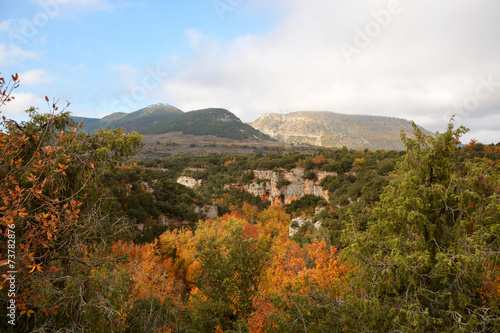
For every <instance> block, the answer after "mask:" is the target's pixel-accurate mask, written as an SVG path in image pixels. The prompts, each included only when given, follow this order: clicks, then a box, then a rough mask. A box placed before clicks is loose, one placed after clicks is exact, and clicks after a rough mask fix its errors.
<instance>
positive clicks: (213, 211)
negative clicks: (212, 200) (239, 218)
mask: <svg viewBox="0 0 500 333" xmlns="http://www.w3.org/2000/svg"><path fill="white" fill-rule="evenodd" d="M194 211H195V212H196V213H200V212H202V213H203V214H205V217H206V218H207V219H209V220H214V219H216V218H217V217H219V211H218V209H217V205H210V206H204V207H195V209H194Z"/></svg>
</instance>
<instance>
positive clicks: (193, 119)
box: [144, 108, 273, 141]
mask: <svg viewBox="0 0 500 333" xmlns="http://www.w3.org/2000/svg"><path fill="white" fill-rule="evenodd" d="M167 132H183V133H184V134H193V135H215V136H218V137H224V138H229V139H235V140H245V139H255V140H269V141H273V139H272V138H271V137H269V136H268V135H266V134H264V133H262V132H260V131H258V130H256V129H255V128H253V127H252V126H250V125H248V124H244V123H243V122H242V121H241V120H240V119H239V118H238V117H236V116H235V115H234V114H232V113H231V112H229V111H228V110H225V109H219V108H209V109H202V110H196V111H190V112H186V113H183V114H181V115H179V116H178V117H176V118H172V119H166V120H163V121H160V122H158V123H156V124H154V125H152V126H150V127H149V128H148V129H146V130H145V131H144V134H161V133H167Z"/></svg>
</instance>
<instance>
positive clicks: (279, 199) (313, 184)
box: [242, 168, 336, 205]
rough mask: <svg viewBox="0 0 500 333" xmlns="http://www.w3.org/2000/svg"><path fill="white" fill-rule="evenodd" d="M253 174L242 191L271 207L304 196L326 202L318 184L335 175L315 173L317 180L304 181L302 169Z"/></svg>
mask: <svg viewBox="0 0 500 333" xmlns="http://www.w3.org/2000/svg"><path fill="white" fill-rule="evenodd" d="M253 173H254V177H255V179H254V181H253V182H252V183H250V184H248V185H243V186H242V187H243V189H244V190H245V191H247V192H249V193H251V194H253V195H256V196H259V197H261V198H262V199H264V200H269V201H270V202H271V204H273V205H288V204H290V203H291V202H292V201H293V200H297V199H300V198H302V197H303V196H304V195H306V194H311V195H315V196H318V197H321V198H323V199H325V200H328V199H329V196H328V191H327V190H324V189H323V188H322V187H321V186H320V182H321V180H322V179H323V178H325V177H326V176H328V175H336V173H335V172H325V171H316V175H317V180H310V179H305V178H304V169H302V168H295V169H292V170H290V171H286V170H278V171H270V170H254V171H253Z"/></svg>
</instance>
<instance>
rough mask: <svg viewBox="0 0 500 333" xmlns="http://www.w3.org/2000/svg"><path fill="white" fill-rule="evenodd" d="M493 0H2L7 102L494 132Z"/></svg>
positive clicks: (496, 47) (17, 114) (486, 135)
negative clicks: (301, 115) (302, 116)
mask: <svg viewBox="0 0 500 333" xmlns="http://www.w3.org/2000/svg"><path fill="white" fill-rule="evenodd" d="M499 40H500V2H498V1H497V0H477V1H470V0H454V1H451V0H442V1H433V0H420V1H411V0H386V1H383V0H352V1H344V0H311V1H303V0H184V1H173V0H166V1H159V0H158V1H152V0H151V1H148V0H137V1H136V0H127V1H125V0H123V1H122V0H116V1H113V0H1V1H0V72H1V73H2V74H3V75H4V76H10V74H13V73H19V75H20V77H21V86H20V88H19V89H18V90H17V91H16V94H15V96H16V100H15V102H12V103H10V104H9V105H7V106H5V107H3V108H2V110H1V111H2V114H3V115H6V116H8V117H11V118H14V119H23V117H25V115H24V114H23V113H22V110H24V109H26V108H28V107H29V106H31V105H33V106H37V107H39V108H40V110H41V111H45V110H46V108H47V106H46V105H45V103H44V102H43V99H44V97H45V96H48V97H49V98H51V99H52V98H56V99H60V100H61V101H63V102H64V101H66V100H68V101H70V102H71V107H70V110H71V111H72V112H73V113H74V114H75V115H82V116H88V117H102V116H104V115H106V114H109V113H112V112H119V111H120V112H132V111H135V110H137V109H140V108H142V107H145V106H147V105H150V104H155V103H169V104H172V105H174V106H176V107H179V108H181V109H182V110H184V111H190V110H194V109H200V108H205V107H224V108H227V109H228V110H230V111H232V112H234V113H235V114H236V115H237V116H238V117H240V118H241V119H242V120H243V121H246V122H250V121H253V120H255V119H257V118H258V117H259V116H260V114H262V113H284V112H293V111H299V110H328V111H334V112H341V113H354V114H371V115H382V116H391V117H398V118H404V119H408V120H414V121H415V122H417V123H418V124H420V125H422V126H424V127H425V128H427V129H429V130H431V131H443V130H445V128H446V124H447V122H448V120H449V118H450V117H451V115H452V114H457V124H464V125H466V126H467V127H469V128H470V129H471V131H470V133H469V134H467V135H466V136H465V137H464V141H467V140H469V139H470V138H476V139H478V140H479V141H482V142H485V143H490V142H495V143H496V142H500V43H498V41H499Z"/></svg>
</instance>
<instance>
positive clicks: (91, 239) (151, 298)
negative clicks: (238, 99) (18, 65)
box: [0, 75, 500, 332]
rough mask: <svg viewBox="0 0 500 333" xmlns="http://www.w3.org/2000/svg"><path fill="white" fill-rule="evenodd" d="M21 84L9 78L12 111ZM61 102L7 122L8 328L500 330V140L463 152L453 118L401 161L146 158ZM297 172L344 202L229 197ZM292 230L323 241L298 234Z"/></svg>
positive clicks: (341, 156)
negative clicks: (266, 178)
mask: <svg viewBox="0 0 500 333" xmlns="http://www.w3.org/2000/svg"><path fill="white" fill-rule="evenodd" d="M17 85H18V78H17V75H16V76H13V77H12V79H11V80H8V81H6V80H4V79H3V78H0V110H1V107H2V106H3V105H4V104H5V103H8V102H9V101H10V100H11V99H12V98H13V96H12V95H15V94H12V92H13V90H14V89H15V88H16V86H17ZM46 101H47V105H48V108H49V109H50V111H51V112H50V113H47V114H41V113H39V112H38V110H36V109H33V108H32V109H30V110H28V111H27V112H28V114H29V120H27V121H23V122H20V123H17V122H15V121H12V120H8V119H5V118H4V119H3V120H2V121H1V125H0V127H1V130H0V150H1V151H0V198H1V201H0V231H1V235H0V260H2V261H1V263H2V265H3V267H2V274H3V275H2V289H1V290H0V293H1V295H2V296H1V298H0V314H1V317H2V318H3V319H2V320H1V321H0V331H2V332H109V331H113V332H361V331H367V332H497V331H500V308H499V307H500V274H499V273H500V262H499V259H500V258H499V250H500V239H499V237H500V196H499V195H500V164H499V162H500V143H499V144H497V145H483V144H480V143H478V142H475V141H471V142H470V143H468V144H466V145H462V144H461V143H460V137H461V135H462V134H464V133H465V132H466V131H467V129H465V128H463V127H459V128H455V127H454V125H453V121H452V122H450V124H449V125H448V128H447V131H445V132H444V133H441V134H436V135H433V136H432V135H427V134H424V133H422V132H421V131H420V129H419V128H418V127H417V126H415V127H414V132H413V134H412V136H409V135H410V133H407V134H402V140H403V142H404V144H405V147H406V151H401V152H400V151H370V150H368V149H365V150H363V151H359V150H350V149H347V148H343V149H336V150H325V151H320V152H317V153H314V154H305V153H301V152H294V151H293V150H291V151H285V152H281V153H278V152H272V153H267V154H263V153H255V154H251V155H246V156H240V155H232V154H217V155H207V156H177V157H170V158H163V159H149V160H138V159H133V156H134V155H135V154H136V153H137V152H139V151H140V149H141V136H140V135H139V134H137V133H135V132H133V133H128V134H127V133H124V132H123V130H121V129H114V130H106V129H103V130H98V131H96V132H95V133H94V134H88V133H84V132H82V131H80V130H79V129H80V128H81V126H82V124H77V123H76V122H74V121H73V120H72V119H71V118H70V117H69V113H68V112H67V110H66V108H63V109H61V110H60V109H59V106H58V105H57V103H56V102H51V101H49V99H48V98H46ZM296 167H300V168H303V169H304V170H305V177H307V178H309V179H316V177H317V172H318V171H330V172H336V176H328V177H326V178H324V179H323V180H322V181H321V185H322V187H323V188H325V189H328V190H329V196H330V197H329V200H325V199H322V198H318V197H315V196H312V195H307V196H304V197H302V198H301V199H300V200H296V201H293V202H292V203H291V204H289V205H285V206H283V207H280V206H272V205H270V204H269V202H268V201H263V200H262V199H261V198H260V197H255V196H252V195H251V194H249V193H247V192H244V191H242V190H241V189H238V188H236V187H228V186H225V185H229V184H234V183H241V184H248V183H250V182H259V181H260V180H259V179H257V178H256V177H255V175H254V173H253V171H254V170H275V169H276V170H278V169H286V170H290V169H293V168H296ZM183 175H184V176H191V177H193V178H195V179H200V180H202V182H201V186H199V187H197V188H195V189H191V188H187V187H185V186H183V185H180V184H178V183H177V182H176V180H177V178H178V177H179V176H183ZM280 186H286V181H283V182H282V183H280ZM211 205H212V206H213V205H215V206H217V209H218V212H219V217H217V218H214V219H208V218H207V217H206V215H205V213H204V211H203V210H202V209H200V208H202V207H206V206H211ZM294 217H308V218H311V219H313V220H315V221H321V226H320V227H319V228H316V227H314V226H313V225H312V224H304V225H303V226H302V227H301V228H300V232H298V233H297V234H295V235H294V236H293V237H289V234H288V231H289V225H290V222H291V219H292V218H294ZM12 235H14V236H12ZM9 239H10V240H15V248H14V249H12V247H9V244H13V242H9ZM9 249H10V250H11V251H14V252H15V256H14V257H8V255H9V254H11V253H12V252H9ZM10 265H13V266H10ZM12 270H15V271H16V273H15V274H12V273H7V272H8V271H12ZM13 277H14V278H15V283H14V284H13V283H12V278H13ZM12 285H14V291H15V297H11V296H9V292H10V291H11V286H12ZM12 299H14V302H15V304H16V311H15V326H13V325H11V324H10V323H9V322H8V320H9V317H8V314H9V313H11V312H10V311H9V309H8V306H9V304H11V302H12Z"/></svg>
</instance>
